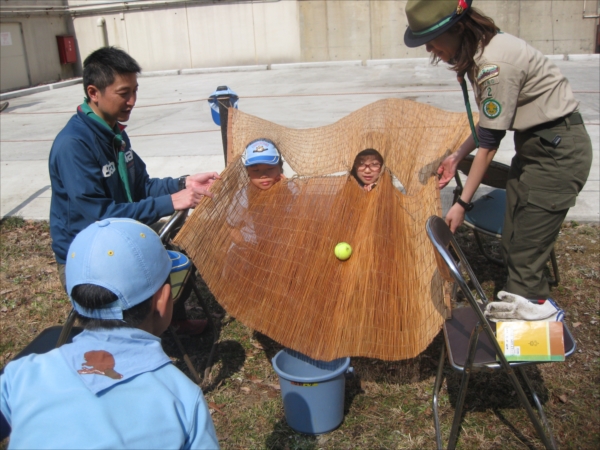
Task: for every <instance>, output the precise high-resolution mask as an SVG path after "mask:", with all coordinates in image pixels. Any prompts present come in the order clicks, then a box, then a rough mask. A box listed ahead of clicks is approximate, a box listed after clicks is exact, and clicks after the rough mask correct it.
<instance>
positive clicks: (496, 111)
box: [481, 98, 502, 119]
mask: <svg viewBox="0 0 600 450" xmlns="http://www.w3.org/2000/svg"><path fill="white" fill-rule="evenodd" d="M481 109H483V114H484V115H485V117H487V118H488V119H495V118H496V117H498V116H499V115H500V113H501V112H502V106H500V103H498V101H497V100H495V99H493V98H488V99H486V100H485V101H484V102H483V105H481Z"/></svg>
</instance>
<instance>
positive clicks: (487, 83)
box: [481, 78, 500, 87]
mask: <svg viewBox="0 0 600 450" xmlns="http://www.w3.org/2000/svg"><path fill="white" fill-rule="evenodd" d="M499 82H500V80H498V78H490V79H489V80H485V81H484V82H483V83H482V84H481V86H484V87H485V86H493V85H494V84H498V83H499Z"/></svg>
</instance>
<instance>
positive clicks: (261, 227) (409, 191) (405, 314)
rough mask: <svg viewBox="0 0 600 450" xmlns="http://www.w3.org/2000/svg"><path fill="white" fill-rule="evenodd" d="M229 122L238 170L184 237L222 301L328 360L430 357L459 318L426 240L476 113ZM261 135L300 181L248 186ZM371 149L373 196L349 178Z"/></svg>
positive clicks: (399, 108) (390, 106) (401, 108)
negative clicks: (311, 122) (453, 316)
mask: <svg viewBox="0 0 600 450" xmlns="http://www.w3.org/2000/svg"><path fill="white" fill-rule="evenodd" d="M229 117H230V119H229V130H228V143H229V147H228V153H229V155H230V161H232V162H231V163H230V164H229V166H228V167H227V168H226V169H225V171H224V172H223V173H222V175H221V176H222V180H220V181H218V182H216V183H215V184H214V185H213V187H212V188H211V190H212V191H213V192H214V194H215V195H214V198H213V199H209V198H205V199H204V200H203V201H202V202H201V204H200V206H199V207H198V208H196V210H195V211H194V212H193V213H192V215H191V216H190V217H189V218H188V220H187V222H186V223H185V225H184V227H183V228H182V230H181V232H180V233H179V234H178V235H177V237H176V239H175V243H176V244H177V245H178V246H180V247H181V248H183V249H184V250H185V251H186V252H187V253H188V254H189V255H190V257H191V259H192V260H193V261H194V264H195V265H196V267H197V268H198V270H199V272H200V274H201V276H202V277H203V279H204V280H205V281H206V283H207V284H208V286H209V288H210V290H211V291H212V292H213V294H214V295H215V297H216V299H217V300H218V301H219V303H220V304H221V305H222V306H223V307H224V308H225V309H226V310H227V311H228V312H229V313H230V314H231V315H233V316H234V317H236V318H237V319H238V320H240V321H241V322H243V323H244V324H246V325H247V326H249V327H251V328H253V329H255V330H257V331H259V332H261V333H264V334H266V335H267V336H269V337H271V338H272V339H274V340H276V341H277V342H279V343H281V344H282V345H284V346H286V347H289V348H292V349H294V350H297V351H300V352H302V353H304V354H306V355H308V356H310V357H312V358H315V359H320V360H325V361H329V360H332V359H334V358H338V357H342V356H365V357H372V358H379V359H385V360H399V359H406V358H411V357H414V356H416V355H418V354H419V353H420V352H422V351H423V350H424V349H425V348H426V347H427V345H429V343H430V342H431V341H432V340H433V338H434V337H435V336H436V334H437V333H438V332H439V330H440V328H441V325H442V323H443V320H444V318H445V317H446V316H447V314H448V313H449V309H448V302H447V300H445V297H444V295H443V282H442V279H441V277H440V276H439V274H438V273H437V268H436V264H435V259H434V253H433V251H432V249H431V244H430V243H429V241H428V239H427V236H426V234H425V221H426V220H427V218H428V217H429V216H431V215H432V214H437V215H440V214H441V204H440V197H439V191H438V190H437V188H436V177H434V176H433V173H434V172H435V170H436V169H437V167H438V165H439V163H440V161H441V160H442V159H443V158H444V157H445V156H446V155H447V154H449V153H450V152H453V151H455V150H456V149H457V148H458V146H459V145H460V144H461V143H462V142H463V141H464V139H465V138H466V137H467V136H468V135H469V133H470V131H469V125H468V121H467V117H466V115H465V114H459V113H448V112H445V111H442V110H439V109H436V108H434V107H430V106H427V105H422V104H418V103H415V102H412V101H408V100H398V99H388V100H382V101H378V102H376V103H373V104H371V105H368V106H366V107H364V108H361V109H360V110H358V111H356V112H354V113H352V114H350V115H348V116H346V117H345V118H343V119H341V120H340V121H338V122H336V123H334V124H332V125H328V126H324V127H319V128H312V129H302V130H300V129H291V128H286V127H282V126H279V125H276V124H274V123H271V122H267V121H265V120H262V119H259V118H257V117H253V116H251V115H248V114H245V113H243V112H241V111H238V110H233V109H232V110H230V116H229ZM260 137H266V138H269V139H271V140H272V141H273V142H275V144H276V145H277V147H278V148H279V150H280V151H281V153H282V155H283V158H284V159H285V161H287V163H288V164H289V165H290V166H291V168H292V169H293V170H294V171H295V172H296V173H297V174H298V176H296V177H293V178H291V179H288V180H284V181H282V182H280V183H278V184H276V185H275V186H274V187H273V188H271V189H270V190H268V191H259V190H258V189H256V188H254V187H252V186H249V179H248V176H247V174H246V170H245V168H244V166H243V164H242V162H241V160H240V158H239V157H240V155H241V154H242V152H243V150H244V148H245V146H246V144H247V143H248V142H250V141H252V140H254V139H257V138H260ZM365 148H375V149H377V150H378V151H379V152H380V153H381V154H382V155H383V157H384V159H385V169H384V172H383V174H382V177H381V180H380V182H379V184H378V186H377V188H375V189H373V190H372V191H371V192H368V193H367V192H364V191H363V190H362V189H361V188H360V187H359V186H358V184H357V183H356V181H355V180H354V178H353V177H351V176H349V175H348V173H349V171H350V169H351V165H352V162H353V161H354V157H355V155H356V154H357V153H358V152H359V151H361V150H363V149H365ZM394 177H396V178H397V179H398V180H399V181H400V183H401V184H402V186H403V187H404V193H402V192H401V191H400V190H398V189H397V188H396V187H394V185H393V183H392V180H393V178H394ZM342 241H344V242H348V243H349V244H350V245H351V246H352V248H353V254H352V256H351V258H350V259H349V260H347V261H344V262H342V261H339V260H338V259H336V257H335V255H334V252H333V249H334V247H335V245H336V244H337V243H338V242H342Z"/></svg>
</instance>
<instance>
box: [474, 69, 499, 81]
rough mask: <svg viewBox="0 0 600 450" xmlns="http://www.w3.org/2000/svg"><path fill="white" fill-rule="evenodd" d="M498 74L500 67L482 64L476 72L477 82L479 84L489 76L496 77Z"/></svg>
mask: <svg viewBox="0 0 600 450" xmlns="http://www.w3.org/2000/svg"><path fill="white" fill-rule="evenodd" d="M499 74H500V67H498V66H496V65H492V64H490V65H487V66H483V67H482V68H481V70H480V71H479V73H478V74H477V84H481V83H483V82H484V81H487V80H489V79H490V78H494V77H497V76H498V75H499Z"/></svg>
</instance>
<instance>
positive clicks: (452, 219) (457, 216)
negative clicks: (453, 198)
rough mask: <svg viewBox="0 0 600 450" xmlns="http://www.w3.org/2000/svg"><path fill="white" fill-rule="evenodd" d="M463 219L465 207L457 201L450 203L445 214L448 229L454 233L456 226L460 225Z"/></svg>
mask: <svg viewBox="0 0 600 450" xmlns="http://www.w3.org/2000/svg"><path fill="white" fill-rule="evenodd" d="M464 221H465V209H464V208H463V207H462V206H460V205H459V204H458V203H455V204H454V205H452V207H451V208H450V210H449V211H448V214H446V225H448V227H449V228H450V231H452V233H454V232H455V231H456V229H457V228H458V227H460V226H461V225H462V224H463V222H464Z"/></svg>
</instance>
